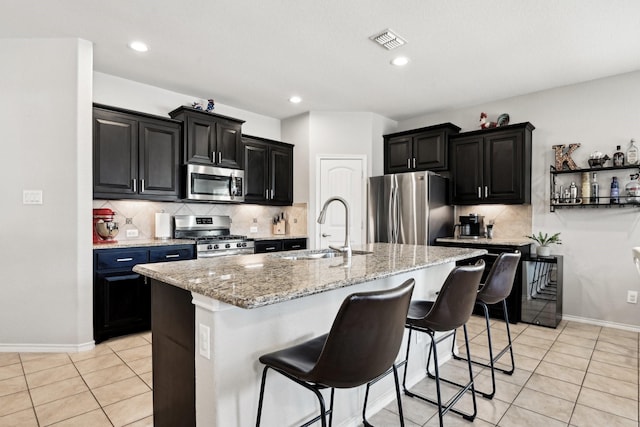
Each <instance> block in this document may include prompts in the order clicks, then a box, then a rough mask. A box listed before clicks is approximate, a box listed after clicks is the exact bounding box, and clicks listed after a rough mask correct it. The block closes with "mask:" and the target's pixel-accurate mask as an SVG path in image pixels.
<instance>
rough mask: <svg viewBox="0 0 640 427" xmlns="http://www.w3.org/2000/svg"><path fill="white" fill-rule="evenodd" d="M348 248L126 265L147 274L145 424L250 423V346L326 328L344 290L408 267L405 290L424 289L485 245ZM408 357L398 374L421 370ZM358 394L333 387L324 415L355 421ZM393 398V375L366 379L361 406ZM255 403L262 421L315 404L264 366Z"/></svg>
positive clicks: (253, 378)
mask: <svg viewBox="0 0 640 427" xmlns="http://www.w3.org/2000/svg"><path fill="white" fill-rule="evenodd" d="M354 249H356V250H359V251H364V252H367V254H362V255H353V257H352V258H351V259H350V260H349V259H347V258H343V257H341V256H340V257H336V258H320V259H296V260H294V259H291V257H292V256H295V254H296V252H295V251H294V252H287V253H279V254H255V255H242V256H232V257H224V258H217V259H216V258H209V259H198V260H190V261H179V262H174V263H159V264H145V265H138V266H136V267H135V268H134V271H136V272H138V273H140V274H143V275H145V276H147V277H150V278H151V279H152V331H153V365H154V366H153V386H154V424H155V425H156V426H165V425H167V426H169V425H201V426H204V425H207V426H250V425H254V424H255V415H256V410H257V403H258V393H259V385H260V375H261V371H262V365H261V364H260V363H259V362H258V357H259V356H260V355H261V354H264V353H267V352H270V351H273V350H276V349H280V348H284V347H287V346H290V345H293V344H296V343H300V342H302V341H305V340H307V339H309V338H312V337H315V336H318V335H321V334H323V333H326V332H328V330H329V329H330V327H331V323H332V322H333V319H334V317H335V314H336V313H337V311H338V308H339V306H340V304H341V303H342V301H343V299H344V298H345V297H346V296H347V295H349V294H351V293H354V292H359V291H365V290H378V289H388V288H391V287H394V286H397V285H399V284H400V283H402V282H403V281H404V280H406V279H408V278H411V277H413V278H415V279H416V288H415V290H414V294H413V298H414V299H434V298H435V292H436V291H438V289H439V288H440V286H441V285H442V283H443V282H444V279H445V278H446V276H447V274H448V273H449V271H450V270H451V269H452V268H453V267H454V266H455V263H456V262H457V261H460V260H463V259H467V258H473V257H478V256H481V255H483V254H484V253H485V251H484V250H482V249H460V248H446V247H431V246H414V245H398V244H387V243H374V244H369V245H363V246H358V247H355V248H354ZM443 344H445V343H443ZM449 345H450V344H449ZM403 346H404V344H403ZM426 346H427V341H426V340H423V341H422V342H419V343H418V345H416V346H415V352H416V355H415V357H418V358H420V357H422V358H423V360H426V350H427V347H426ZM443 348H444V347H443ZM449 348H450V347H449ZM403 351H404V350H401V353H400V354H403ZM413 351H414V346H412V354H413ZM412 357H413V356H412ZM418 360H419V359H418ZM445 360H446V358H445ZM413 366H415V371H410V372H409V373H408V377H407V379H408V383H415V382H417V381H419V380H420V379H421V378H423V377H424V368H423V367H420V366H419V364H415V365H413ZM194 382H195V385H194ZM363 398H364V387H361V388H357V389H354V390H338V391H337V392H336V405H335V413H334V421H335V425H358V424H359V422H360V411H361V406H362V401H363ZM393 399H394V391H393V380H392V379H391V378H390V377H389V378H385V379H384V380H382V381H380V382H379V383H377V384H376V385H375V386H374V387H372V391H371V395H370V404H369V412H370V413H373V412H375V411H377V410H379V409H381V408H382V407H384V406H385V405H386V404H387V403H389V402H391V401H392V400H393ZM194 402H195V403H194ZM264 405H265V406H264V411H263V422H262V425H263V426H267V427H268V426H279V427H280V426H283V425H296V424H299V423H300V422H301V421H303V420H304V419H305V418H307V417H308V416H309V415H311V414H315V413H317V410H318V409H317V401H316V399H315V397H314V396H313V395H312V394H311V393H308V392H306V390H304V389H301V388H300V387H299V386H298V385H296V384H295V383H293V382H291V381H289V380H286V379H284V378H281V377H279V376H278V375H273V373H272V374H270V375H269V378H268V384H267V390H266V394H265V403H264Z"/></svg>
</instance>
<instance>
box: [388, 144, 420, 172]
mask: <svg viewBox="0 0 640 427" xmlns="http://www.w3.org/2000/svg"><path fill="white" fill-rule="evenodd" d="M412 161H413V141H412V137H411V136H410V135H407V136H396V137H391V138H388V139H386V140H385V141H384V173H385V174H388V173H398V172H407V171H410V170H411V167H412Z"/></svg>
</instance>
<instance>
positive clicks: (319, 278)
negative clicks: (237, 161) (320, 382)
mask: <svg viewBox="0 0 640 427" xmlns="http://www.w3.org/2000/svg"><path fill="white" fill-rule="evenodd" d="M354 250H361V251H367V252H371V254H366V255H353V256H352V258H351V262H350V263H349V265H345V259H344V258H343V257H340V256H339V257H336V258H324V259H322V258H321V259H312V260H291V259H286V258H284V256H291V255H295V254H296V253H297V252H300V251H288V252H284V253H277V254H254V255H238V256H230V257H219V258H201V259H196V260H188V261H176V262H171V263H156V264H139V265H136V266H135V267H134V268H133V270H134V271H135V272H137V273H140V274H142V275H144V276H147V277H150V278H152V279H155V280H158V281H161V282H164V283H167V284H169V285H173V286H176V287H179V288H182V289H185V290H188V291H191V292H195V293H198V294H201V295H204V296H207V297H210V298H213V299H215V300H218V301H222V302H224V303H228V304H232V305H235V306H237V307H241V308H257V307H261V306H265V305H270V304H276V303H279V302H283V301H289V300H292V299H296V298H301V297H304V296H307V295H313V294H317V293H320V292H325V291H328V290H332V289H337V288H341V287H345V286H351V285H355V284H359V283H364V282H368V281H371V280H375V279H380V278H384V277H388V276H391V275H394V274H399V273H404V272H409V271H413V270H419V269H423V268H426V267H430V266H435V265H439V264H445V263H449V262H455V261H459V260H463V259H467V258H472V257H477V256H482V255H484V254H485V253H486V252H487V251H486V250H484V249H471V248H469V249H463V248H452V247H444V246H442V247H440V246H416V245H401V244H389V243H372V244H367V245H358V246H354ZM303 252H304V251H303Z"/></svg>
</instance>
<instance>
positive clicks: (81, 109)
mask: <svg viewBox="0 0 640 427" xmlns="http://www.w3.org/2000/svg"><path fill="white" fill-rule="evenodd" d="M92 49H93V48H92V45H91V43H89V42H86V41H82V40H76V39H47V40H44V39H28V40H22V39H3V40H0V57H1V58H2V63H3V65H2V67H0V93H2V96H1V97H0V117H1V118H2V119H1V120H2V129H3V138H2V146H3V152H4V153H3V155H2V156H1V157H0V194H2V200H3V209H1V210H0V227H1V228H0V230H1V231H0V260H2V261H1V262H0V263H1V267H2V286H0V350H5V351H17V350H24V349H36V350H39V351H48V350H52V351H53V350H57V351H74V350H77V349H82V348H87V347H91V346H92V345H93V344H92V342H93V323H92V313H93V312H92V304H93V300H92V288H93V285H92V283H93V280H92V257H91V253H92V252H91V225H92V224H91V217H90V215H89V214H88V213H89V212H90V211H91V90H92V66H93V65H92V61H93V58H92V55H93V50H92ZM23 190H42V191H43V204H42V205H23V203H22V192H23Z"/></svg>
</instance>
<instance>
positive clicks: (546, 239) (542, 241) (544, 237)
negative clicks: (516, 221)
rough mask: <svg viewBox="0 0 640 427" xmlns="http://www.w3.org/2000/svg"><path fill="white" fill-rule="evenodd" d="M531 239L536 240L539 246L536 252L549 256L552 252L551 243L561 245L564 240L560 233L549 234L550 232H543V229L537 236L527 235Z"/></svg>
mask: <svg viewBox="0 0 640 427" xmlns="http://www.w3.org/2000/svg"><path fill="white" fill-rule="evenodd" d="M525 237H527V238H529V239H531V240H533V241H534V242H536V243H537V244H538V245H539V246H538V248H537V249H536V253H537V254H538V255H539V256H549V255H550V253H551V248H550V247H549V245H552V244H556V245H561V244H562V241H561V240H560V233H556V234H552V235H551V236H549V234H547V233H544V234H542V231H539V232H538V235H537V236H536V235H535V234H533V235H531V236H525Z"/></svg>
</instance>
